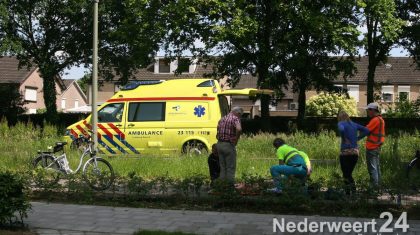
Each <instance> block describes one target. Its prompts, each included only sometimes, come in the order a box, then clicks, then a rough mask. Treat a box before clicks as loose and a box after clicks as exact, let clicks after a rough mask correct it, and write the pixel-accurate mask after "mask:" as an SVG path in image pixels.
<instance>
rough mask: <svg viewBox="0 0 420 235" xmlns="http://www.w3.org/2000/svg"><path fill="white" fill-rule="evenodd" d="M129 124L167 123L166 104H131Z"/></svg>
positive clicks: (129, 107)
mask: <svg viewBox="0 0 420 235" xmlns="http://www.w3.org/2000/svg"><path fill="white" fill-rule="evenodd" d="M128 121H129V122H147V121H165V102H131V103H130V104H129V106H128Z"/></svg>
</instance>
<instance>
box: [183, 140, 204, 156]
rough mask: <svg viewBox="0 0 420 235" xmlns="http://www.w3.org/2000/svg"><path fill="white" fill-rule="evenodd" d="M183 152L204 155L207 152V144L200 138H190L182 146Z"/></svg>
mask: <svg viewBox="0 0 420 235" xmlns="http://www.w3.org/2000/svg"><path fill="white" fill-rule="evenodd" d="M182 153H183V154H187V155H195V156H198V155H202V154H207V153H208V150H207V147H206V145H205V144H204V143H203V142H201V141H199V140H190V141H188V142H186V143H185V144H184V145H183V146H182Z"/></svg>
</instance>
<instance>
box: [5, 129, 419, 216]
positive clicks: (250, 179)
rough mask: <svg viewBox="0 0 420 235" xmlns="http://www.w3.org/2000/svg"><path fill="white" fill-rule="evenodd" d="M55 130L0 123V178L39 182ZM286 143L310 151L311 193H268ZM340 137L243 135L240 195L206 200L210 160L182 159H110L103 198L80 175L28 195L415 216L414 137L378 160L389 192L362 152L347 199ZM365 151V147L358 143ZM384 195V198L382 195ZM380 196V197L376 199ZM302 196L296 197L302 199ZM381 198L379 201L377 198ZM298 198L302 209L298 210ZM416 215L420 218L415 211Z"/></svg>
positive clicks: (390, 141) (390, 143) (73, 158)
mask: <svg viewBox="0 0 420 235" xmlns="http://www.w3.org/2000/svg"><path fill="white" fill-rule="evenodd" d="M61 135H62V134H61V133H60V131H59V130H58V129H57V128H55V127H54V126H50V125H47V124H46V125H45V126H44V128H43V129H42V130H41V129H40V128H33V127H32V125H24V124H21V123H20V124H17V125H16V126H14V127H13V128H9V127H8V126H7V124H6V122H4V121H3V122H1V123H0V139H2V140H3V141H2V142H0V172H5V171H9V172H15V173H16V174H17V175H20V176H21V177H22V178H25V179H29V180H30V181H32V182H34V181H37V180H39V179H42V177H43V176H42V174H38V173H37V172H36V171H34V170H33V168H32V165H31V162H32V160H33V159H34V157H35V156H36V154H37V150H43V149H44V150H46V149H47V147H48V146H51V145H54V143H55V142H56V141H58V140H60V138H61ZM275 136H279V137H282V138H284V139H285V140H286V142H287V143H288V144H290V145H292V146H295V147H297V148H298V149H300V150H303V151H305V152H307V153H308V155H309V156H310V158H311V159H312V161H313V174H312V175H311V178H310V180H309V188H308V189H309V191H310V194H309V195H305V194H304V193H302V190H301V189H302V188H301V186H299V185H298V186H296V185H295V184H294V183H295V182H293V181H292V182H290V191H285V192H284V194H283V195H282V196H281V197H277V196H273V195H270V194H267V193H266V189H268V188H269V187H272V185H271V177H270V173H269V168H270V166H272V165H274V164H277V163H278V161H277V159H276V158H275V151H274V148H273V147H272V144H271V143H272V140H273V139H274V138H275ZM339 141H340V140H339V138H338V137H337V136H336V133H334V132H332V131H329V132H328V131H322V132H319V133H314V134H307V133H303V132H296V133H293V134H288V135H286V134H279V135H272V134H263V133H261V134H257V135H253V136H243V137H242V138H241V140H240V141H239V145H238V161H237V182H238V183H240V184H242V191H240V192H239V193H238V192H236V193H235V192H225V191H223V185H216V188H217V187H220V188H219V191H221V192H223V193H221V194H218V195H208V194H207V190H208V189H209V176H208V175H209V173H208V167H207V156H205V155H202V156H186V155H180V154H178V153H173V154H169V155H167V154H162V153H156V154H155V155H140V156H126V155H117V156H105V158H106V159H107V160H109V161H110V163H111V164H112V166H113V168H114V170H115V173H116V175H117V178H116V181H115V182H116V183H115V185H114V187H112V188H111V189H110V190H108V191H106V192H95V191H93V190H92V189H90V188H89V187H88V186H87V185H85V184H84V182H83V180H82V177H81V175H80V174H78V175H70V176H66V177H65V178H64V181H61V183H60V184H59V185H56V186H43V187H41V188H39V187H34V184H32V185H31V188H30V190H28V194H29V195H30V198H31V199H32V200H52V201H71V202H77V203H88V204H102V205H113V206H133V207H155V208H171V209H195V210H224V211H226V210H227V211H244V212H262V213H283V214H288V213H298V214H321V215H340V216H377V212H379V211H384V210H391V211H393V212H396V213H398V212H400V211H402V210H405V211H418V210H419V208H418V206H416V205H417V204H418V203H415V204H410V205H409V204H405V203H402V204H401V201H399V202H398V200H399V199H400V198H399V196H401V195H403V196H408V195H415V196H414V197H418V196H417V192H418V191H415V190H413V183H416V184H417V188H419V187H418V186H419V180H418V179H419V178H414V180H413V181H411V182H410V181H408V180H406V178H405V177H406V176H405V165H406V163H407V162H408V161H409V160H411V159H412V158H413V156H414V153H415V150H417V149H420V148H419V147H420V146H419V141H418V137H417V134H400V135H398V136H388V138H387V141H386V143H385V145H384V146H383V151H382V155H381V169H382V179H383V188H384V190H383V191H382V192H381V193H380V195H372V192H370V191H369V190H368V184H369V176H368V173H367V169H366V162H365V156H364V151H361V152H362V156H361V157H360V159H359V162H358V165H357V167H356V170H355V172H354V178H355V180H356V184H357V186H358V190H359V194H358V195H357V196H355V197H350V198H349V197H348V196H346V195H344V193H343V182H342V177H341V171H340V168H339V165H338V153H339ZM360 144H361V145H363V143H360ZM67 153H68V154H69V155H68V157H69V160H70V166H71V167H72V168H73V169H74V168H75V167H76V166H77V163H78V161H79V157H78V155H77V152H76V151H71V150H68V151H67ZM384 195H385V197H384ZM378 196H382V198H380V197H378ZM297 198H298V199H297ZM378 198H380V199H379V200H378ZM296 200H299V201H300V202H302V204H298V205H294V203H293V201H296ZM413 214H419V215H420V213H417V212H413Z"/></svg>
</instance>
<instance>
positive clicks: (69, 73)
mask: <svg viewBox="0 0 420 235" xmlns="http://www.w3.org/2000/svg"><path fill="white" fill-rule="evenodd" d="M359 52H360V54H361V55H363V50H360V51H359ZM390 54H391V56H395V57H398V56H400V57H405V56H408V52H407V51H406V50H404V49H403V48H394V49H392V50H391V52H390ZM159 55H163V53H159ZM86 72H88V69H86V68H84V67H72V68H70V69H67V70H65V71H64V73H65V74H64V75H63V76H62V78H64V79H80V78H82V77H83V75H84V74H85V73H86Z"/></svg>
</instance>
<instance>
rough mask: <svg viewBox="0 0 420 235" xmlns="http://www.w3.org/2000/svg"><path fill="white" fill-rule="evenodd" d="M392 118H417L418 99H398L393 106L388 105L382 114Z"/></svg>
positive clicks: (419, 108)
mask: <svg viewBox="0 0 420 235" xmlns="http://www.w3.org/2000/svg"><path fill="white" fill-rule="evenodd" d="M384 116H385V117H392V118H418V117H420V100H419V99H418V100H415V101H409V100H407V99H403V100H400V101H398V102H396V103H395V106H394V107H392V106H391V107H389V108H388V109H387V111H386V113H385V115H384Z"/></svg>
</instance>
